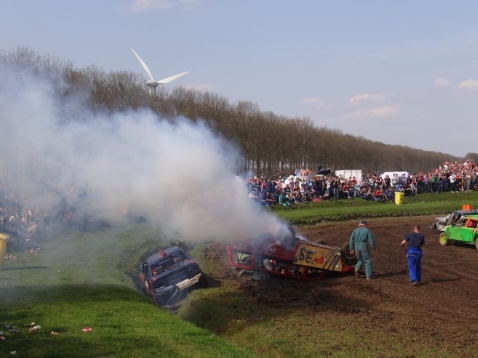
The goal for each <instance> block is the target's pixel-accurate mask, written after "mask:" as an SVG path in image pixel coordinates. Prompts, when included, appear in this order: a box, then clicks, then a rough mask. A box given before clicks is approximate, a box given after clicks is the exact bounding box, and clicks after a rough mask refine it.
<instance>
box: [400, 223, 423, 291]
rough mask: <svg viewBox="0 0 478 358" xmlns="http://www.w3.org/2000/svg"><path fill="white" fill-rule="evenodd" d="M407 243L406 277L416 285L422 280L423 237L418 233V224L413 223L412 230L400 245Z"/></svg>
mask: <svg viewBox="0 0 478 358" xmlns="http://www.w3.org/2000/svg"><path fill="white" fill-rule="evenodd" d="M406 243H408V248H407V251H406V253H407V259H408V277H409V278H410V281H411V283H412V286H418V285H419V284H420V283H421V281H422V255H423V252H422V246H423V245H425V237H424V236H423V234H421V233H420V225H415V226H414V227H413V231H412V232H409V233H408V234H407V236H405V239H403V241H402V243H401V245H405V244H406Z"/></svg>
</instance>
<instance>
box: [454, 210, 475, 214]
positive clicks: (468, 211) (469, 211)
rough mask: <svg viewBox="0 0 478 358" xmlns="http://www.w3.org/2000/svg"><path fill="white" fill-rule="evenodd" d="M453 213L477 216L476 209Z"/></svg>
mask: <svg viewBox="0 0 478 358" xmlns="http://www.w3.org/2000/svg"><path fill="white" fill-rule="evenodd" d="M454 213H457V214H461V215H466V214H478V209H471V210H455V211H454Z"/></svg>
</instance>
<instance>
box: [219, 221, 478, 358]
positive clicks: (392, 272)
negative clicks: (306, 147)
mask: <svg viewBox="0 0 478 358" xmlns="http://www.w3.org/2000/svg"><path fill="white" fill-rule="evenodd" d="M432 220H433V217H404V218H393V219H368V220H367V221H368V224H369V228H370V229H371V230H372V231H373V233H374V235H375V238H376V241H377V252H376V253H375V255H374V256H373V264H374V275H375V278H374V279H372V280H365V279H364V278H355V277H354V276H353V275H346V276H343V275H338V276H337V275H329V276H327V277H326V278H324V279H322V280H320V281H314V282H297V281H295V282H294V280H283V279H274V280H269V282H260V283H255V282H254V281H252V280H251V281H247V279H241V278H239V279H238V289H239V290H247V291H248V292H250V295H251V297H252V298H254V299H255V300H256V301H257V302H260V303H261V304H267V305H269V306H272V307H274V308H279V309H284V308H287V309H296V308H300V309H301V310H303V311H307V312H308V314H309V315H311V317H314V316H315V317H318V320H320V317H323V316H324V315H328V316H327V317H331V316H332V317H334V315H335V317H336V318H337V319H339V320H347V321H348V322H350V326H349V327H348V328H349V329H351V331H352V332H355V333H354V334H364V335H369V336H371V337H375V338H374V339H373V341H374V342H376V344H377V345H379V346H382V347H385V348H386V347H392V346H393V343H391V342H390V340H397V341H400V342H402V344H403V342H410V345H415V347H416V346H418V345H419V346H420V347H421V346H423V349H425V350H426V351H427V352H428V353H427V355H426V356H429V354H430V350H436V352H437V353H438V354H437V356H445V355H446V356H448V354H450V356H456V357H469V356H473V355H474V354H476V355H474V356H478V353H476V351H477V350H478V344H477V338H476V335H477V333H478V314H477V304H478V282H477V281H478V252H477V250H476V249H475V247H474V246H455V245H450V246H447V247H442V246H440V245H439V244H438V233H437V232H436V231H434V230H432V229H431V228H430V224H431V222H432ZM357 224H358V222H355V221H353V222H352V221H350V222H345V223H338V224H337V223H334V224H320V225H314V226H304V227H297V228H296V230H297V232H299V233H301V234H302V235H304V236H305V237H306V238H307V239H308V240H310V241H314V242H315V241H318V240H324V241H325V242H326V243H327V244H329V245H334V246H340V245H341V244H342V243H343V242H345V241H347V240H348V238H349V236H350V233H351V232H352V230H353V229H354V228H356V227H357ZM414 224H420V225H421V227H422V233H423V234H424V235H425V239H426V245H425V247H424V257H423V273H422V285H421V286H417V287H413V286H411V285H410V282H409V280H408V271H407V262H406V258H405V254H404V250H403V248H401V246H400V242H401V240H402V239H403V237H404V236H405V235H406V233H407V232H409V231H410V230H411V229H412V227H413V225H414ZM222 278H224V276H223V277H222ZM271 286H274V288H273V289H271ZM271 290H273V291H274V292H280V294H278V295H271V294H270V293H271ZM319 313H320V314H319ZM315 328H316V329H317V330H318V331H320V329H321V327H320V325H319V324H317V327H315ZM381 332H383V334H381ZM470 348H471V349H472V350H473V349H474V350H475V351H474V354H472V355H470ZM420 349H421V348H420ZM416 352H417V348H414V349H412V353H410V354H407V355H405V356H410V357H411V356H420V355H417V354H416ZM424 352H425V351H424ZM324 355H327V352H325V353H324ZM383 356H397V355H395V354H393V353H389V354H386V353H385V352H384V355H383Z"/></svg>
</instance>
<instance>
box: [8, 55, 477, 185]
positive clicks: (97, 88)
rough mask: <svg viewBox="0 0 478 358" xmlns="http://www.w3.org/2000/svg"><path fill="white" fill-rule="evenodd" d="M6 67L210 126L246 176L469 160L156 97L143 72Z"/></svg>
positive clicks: (34, 63)
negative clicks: (234, 152) (231, 148)
mask: <svg viewBox="0 0 478 358" xmlns="http://www.w3.org/2000/svg"><path fill="white" fill-rule="evenodd" d="M0 66H1V67H8V68H12V67H13V68H15V69H16V70H17V71H19V72H20V73H22V71H23V72H25V71H28V72H32V73H34V74H35V75H37V76H43V77H45V78H46V79H48V80H50V81H53V83H54V84H55V86H54V88H55V91H57V94H58V95H59V96H61V97H63V98H65V99H66V98H68V97H70V96H80V98H84V101H85V103H86V104H87V105H88V107H89V108H91V109H92V110H93V111H95V112H105V113H114V112H121V111H127V110H140V109H150V110H151V111H152V112H154V113H156V114H157V115H158V120H159V118H164V119H166V120H169V121H175V120H176V119H177V118H178V117H186V118H188V119H189V120H191V121H194V122H197V121H203V122H205V123H207V124H208V126H209V127H210V128H211V129H212V130H213V131H214V132H215V133H216V134H218V135H221V136H223V137H224V138H226V139H227V140H228V141H231V142H233V143H234V144H235V145H236V146H237V147H238V148H239V151H240V154H241V157H240V160H239V162H238V163H226V164H227V165H228V166H229V167H233V168H235V170H236V171H237V172H241V173H244V172H252V173H254V174H255V175H258V176H274V175H282V176H287V175H289V174H291V173H293V172H295V170H296V169H298V168H309V169H311V170H315V169H317V167H318V166H322V167H324V168H331V169H332V170H340V169H362V171H363V172H364V173H379V174H380V173H382V172H384V171H402V170H403V171H408V172H412V173H418V172H420V171H422V172H429V171H431V170H433V169H434V168H436V167H437V166H438V164H441V163H444V162H445V161H462V160H464V158H461V157H455V156H451V155H450V154H446V153H441V152H434V151H425V150H420V149H415V148H411V147H408V146H401V145H387V144H384V143H381V142H377V141H371V140H368V139H366V138H364V137H357V136H353V135H350V134H345V133H343V132H342V131H340V130H337V129H332V128H327V127H317V126H315V125H314V124H313V122H312V121H311V119H310V118H308V117H286V116H282V115H279V114H276V113H273V112H270V111H261V109H260V108H259V106H258V104H257V103H254V102H251V101H247V100H240V101H237V102H235V103H232V102H231V101H229V100H228V99H227V98H225V97H223V96H220V95H218V94H216V93H212V92H207V91H199V90H194V89H186V88H184V87H176V88H174V89H172V90H171V89H169V87H167V86H162V87H159V88H158V90H157V92H156V95H150V94H149V93H148V89H147V87H146V85H145V83H144V82H145V78H144V77H143V76H142V75H140V74H138V73H132V72H127V71H109V72H107V71H105V70H103V69H101V68H99V67H97V66H95V65H91V66H87V67H85V68H75V67H74V66H73V63H72V62H71V61H64V60H60V59H58V58H55V57H52V56H50V55H40V54H38V53H36V52H34V51H32V50H31V49H29V48H27V47H18V48H16V49H13V50H8V51H0ZM20 78H21V76H20ZM466 158H468V159H471V160H473V161H474V162H475V163H477V162H478V154H476V153H468V154H467V155H466Z"/></svg>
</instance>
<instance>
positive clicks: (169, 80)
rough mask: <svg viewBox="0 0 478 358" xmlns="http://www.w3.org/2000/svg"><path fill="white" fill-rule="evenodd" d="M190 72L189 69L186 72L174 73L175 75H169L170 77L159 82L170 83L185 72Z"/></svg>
mask: <svg viewBox="0 0 478 358" xmlns="http://www.w3.org/2000/svg"><path fill="white" fill-rule="evenodd" d="M187 73H189V71H186V72H182V73H179V74H177V75H174V76H171V77H168V78H164V79H162V80H160V81H158V83H159V84H165V83H169V82H171V81H174V80H176V79H178V78H179V77H182V76H184V75H185V74H187Z"/></svg>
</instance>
